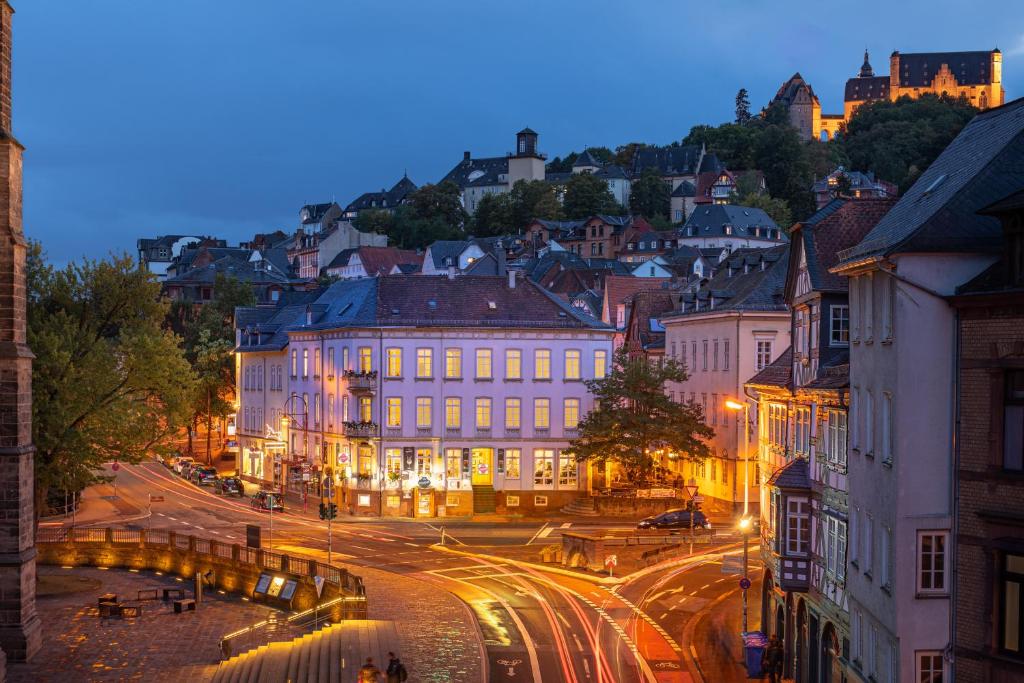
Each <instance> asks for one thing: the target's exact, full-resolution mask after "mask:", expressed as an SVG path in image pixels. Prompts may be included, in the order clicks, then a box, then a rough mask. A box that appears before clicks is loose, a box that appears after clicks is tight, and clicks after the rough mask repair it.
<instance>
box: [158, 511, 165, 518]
mask: <svg viewBox="0 0 1024 683" xmlns="http://www.w3.org/2000/svg"><path fill="white" fill-rule="evenodd" d="M156 514H158V515H160V516H161V517H166V516H167V515H165V514H164V513H162V512H158V513H156Z"/></svg>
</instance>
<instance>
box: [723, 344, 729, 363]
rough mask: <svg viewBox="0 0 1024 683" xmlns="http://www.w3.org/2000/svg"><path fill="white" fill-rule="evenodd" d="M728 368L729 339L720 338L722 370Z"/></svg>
mask: <svg viewBox="0 0 1024 683" xmlns="http://www.w3.org/2000/svg"><path fill="white" fill-rule="evenodd" d="M728 369H729V340H728V339H723V340H722V370H728Z"/></svg>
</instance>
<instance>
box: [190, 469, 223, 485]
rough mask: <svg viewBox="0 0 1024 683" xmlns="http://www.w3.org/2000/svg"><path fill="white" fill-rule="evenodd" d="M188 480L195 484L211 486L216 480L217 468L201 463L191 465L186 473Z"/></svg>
mask: <svg viewBox="0 0 1024 683" xmlns="http://www.w3.org/2000/svg"><path fill="white" fill-rule="evenodd" d="M188 480H189V481H190V482H192V483H193V484H195V485H196V486H213V485H214V483H215V482H216V481H217V470H216V469H214V468H213V467H208V466H203V465H199V466H198V467H193V468H192V469H191V470H190V471H189V473H188Z"/></svg>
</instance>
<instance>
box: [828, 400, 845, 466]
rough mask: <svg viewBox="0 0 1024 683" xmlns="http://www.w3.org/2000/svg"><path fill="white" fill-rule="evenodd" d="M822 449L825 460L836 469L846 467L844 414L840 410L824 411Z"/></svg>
mask: <svg viewBox="0 0 1024 683" xmlns="http://www.w3.org/2000/svg"><path fill="white" fill-rule="evenodd" d="M822 426H823V427H824V428H825V434H824V435H823V436H824V438H823V439H822V447H823V448H824V450H825V459H826V461H827V462H829V463H830V464H832V465H834V466H836V467H846V413H845V412H843V411H842V410H828V411H825V422H824V424H823V425H822Z"/></svg>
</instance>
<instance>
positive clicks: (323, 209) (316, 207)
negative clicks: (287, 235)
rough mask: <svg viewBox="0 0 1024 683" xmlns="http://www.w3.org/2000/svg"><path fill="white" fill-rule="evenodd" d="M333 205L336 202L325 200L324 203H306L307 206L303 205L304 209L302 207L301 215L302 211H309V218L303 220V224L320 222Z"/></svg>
mask: <svg viewBox="0 0 1024 683" xmlns="http://www.w3.org/2000/svg"><path fill="white" fill-rule="evenodd" d="M332 206H334V202H325V203H323V204H306V205H305V206H303V207H302V209H300V211H299V214H300V215H301V214H302V212H304V211H308V212H309V218H307V219H306V220H304V221H302V224H303V225H308V224H310V223H319V222H320V221H321V220H323V217H324V214H326V213H327V212H328V211H329V210H330V208H331V207H332Z"/></svg>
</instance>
